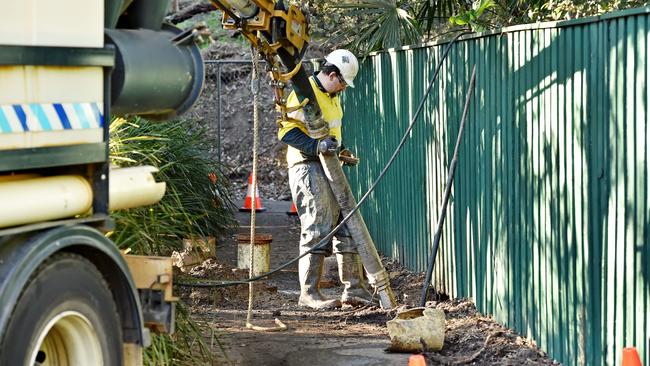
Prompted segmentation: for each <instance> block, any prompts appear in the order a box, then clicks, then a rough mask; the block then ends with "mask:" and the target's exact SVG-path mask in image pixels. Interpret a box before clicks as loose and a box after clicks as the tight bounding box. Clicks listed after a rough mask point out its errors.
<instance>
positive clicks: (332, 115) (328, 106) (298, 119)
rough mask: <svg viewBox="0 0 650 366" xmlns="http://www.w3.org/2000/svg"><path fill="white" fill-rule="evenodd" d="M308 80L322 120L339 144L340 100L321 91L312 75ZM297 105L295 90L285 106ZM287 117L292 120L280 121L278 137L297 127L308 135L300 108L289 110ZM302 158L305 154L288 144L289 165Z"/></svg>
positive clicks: (341, 109) (303, 158)
mask: <svg viewBox="0 0 650 366" xmlns="http://www.w3.org/2000/svg"><path fill="white" fill-rule="evenodd" d="M309 82H310V83H311V88H312V89H313V90H314V94H315V96H316V102H317V103H318V106H319V107H320V109H321V112H322V114H323V120H324V121H325V122H326V123H327V124H328V126H329V134H330V135H331V136H334V137H335V138H336V139H337V140H338V141H339V146H340V145H341V144H342V142H343V136H342V134H341V120H342V119H343V108H341V102H340V100H339V96H338V95H336V96H331V95H330V94H328V93H325V92H324V91H322V90H321V89H320V88H319V87H318V84H317V83H316V80H315V78H314V77H310V78H309ZM298 105H300V103H299V102H298V97H297V96H296V92H292V93H291V95H289V98H288V99H287V107H289V108H291V107H295V106H298ZM289 117H291V118H292V119H293V120H290V121H284V122H282V126H281V127H280V129H279V131H278V139H280V140H282V138H283V137H284V135H285V134H286V133H287V132H289V131H291V130H292V129H294V128H299V129H300V130H301V131H302V132H304V133H305V134H306V135H309V134H308V133H307V128H306V127H305V124H304V121H305V114H304V112H303V110H302V109H299V110H297V111H294V112H291V113H290V114H289ZM304 160H306V158H305V156H303V154H302V153H301V152H300V150H298V149H296V148H294V147H292V146H288V148H287V163H288V164H289V166H290V167H291V166H293V165H294V164H296V163H299V162H302V161H304Z"/></svg>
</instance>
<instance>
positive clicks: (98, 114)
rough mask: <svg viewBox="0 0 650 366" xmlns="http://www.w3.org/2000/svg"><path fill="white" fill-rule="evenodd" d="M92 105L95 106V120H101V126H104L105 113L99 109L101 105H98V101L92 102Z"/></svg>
mask: <svg viewBox="0 0 650 366" xmlns="http://www.w3.org/2000/svg"><path fill="white" fill-rule="evenodd" d="M90 105H91V106H92V108H93V112H95V120H97V121H99V127H104V115H103V114H102V112H101V111H100V110H99V106H97V103H90Z"/></svg>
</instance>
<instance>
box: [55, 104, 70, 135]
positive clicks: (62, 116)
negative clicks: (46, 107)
mask: <svg viewBox="0 0 650 366" xmlns="http://www.w3.org/2000/svg"><path fill="white" fill-rule="evenodd" d="M53 105H54V110H55V111H56V114H57V115H58V116H59V120H60V121H61V124H62V125H63V128H64V129H66V130H70V129H72V126H70V120H69V119H68V115H67V114H65V110H64V109H63V106H62V105H61V104H59V103H54V104H53Z"/></svg>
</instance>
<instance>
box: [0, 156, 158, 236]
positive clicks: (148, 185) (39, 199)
mask: <svg viewBox="0 0 650 366" xmlns="http://www.w3.org/2000/svg"><path fill="white" fill-rule="evenodd" d="M156 171H158V169H156V168H154V167H151V166H142V167H133V168H122V169H111V172H110V182H109V207H110V209H111V210H122V209H126V208H132V207H139V206H146V205H151V204H154V203H156V202H158V201H160V199H161V198H162V197H163V195H164V194H165V188H166V185H165V183H158V182H156V181H155V179H154V177H153V175H152V173H154V172H156ZM19 177H20V176H19V175H15V176H0V228H3V227H11V226H17V225H24V224H30V223H35V222H42V221H49V220H58V219H64V218H68V217H75V216H77V215H85V214H87V213H88V212H90V210H91V209H92V202H93V191H92V188H91V184H90V182H89V181H88V180H87V179H86V178H84V177H82V176H80V175H57V176H53V177H34V176H31V175H25V176H24V178H23V179H19Z"/></svg>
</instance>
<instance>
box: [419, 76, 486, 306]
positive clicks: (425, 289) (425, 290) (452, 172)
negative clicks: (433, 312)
mask: <svg viewBox="0 0 650 366" xmlns="http://www.w3.org/2000/svg"><path fill="white" fill-rule="evenodd" d="M475 85H476V65H474V67H473V68H472V78H471V79H470V81H469V90H468V91H467V98H466V99H465V107H464V108H463V116H462V117H461V119H460V129H459V130H458V137H457V138H456V146H455V147H454V156H453V157H452V158H451V163H450V164H449V173H448V174H447V186H446V187H445V195H444V198H443V199H442V207H441V208H440V217H439V218H438V226H437V228H436V234H435V235H434V236H433V251H432V252H431V255H430V256H429V265H428V266H427V274H426V276H425V278H424V284H423V285H422V298H421V299H420V306H421V307H424V306H425V305H426V303H427V296H428V294H429V282H431V275H432V273H433V265H434V264H435V262H436V256H437V255H438V245H439V244H440V236H441V235H442V225H443V224H444V223H445V217H446V216H447V202H449V196H450V195H451V186H452V185H453V184H454V177H455V176H456V165H457V164H458V148H459V147H460V141H461V139H462V138H463V131H464V130H465V119H466V118H467V111H468V110H469V102H470V100H471V98H472V93H473V92H474V86H475Z"/></svg>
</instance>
